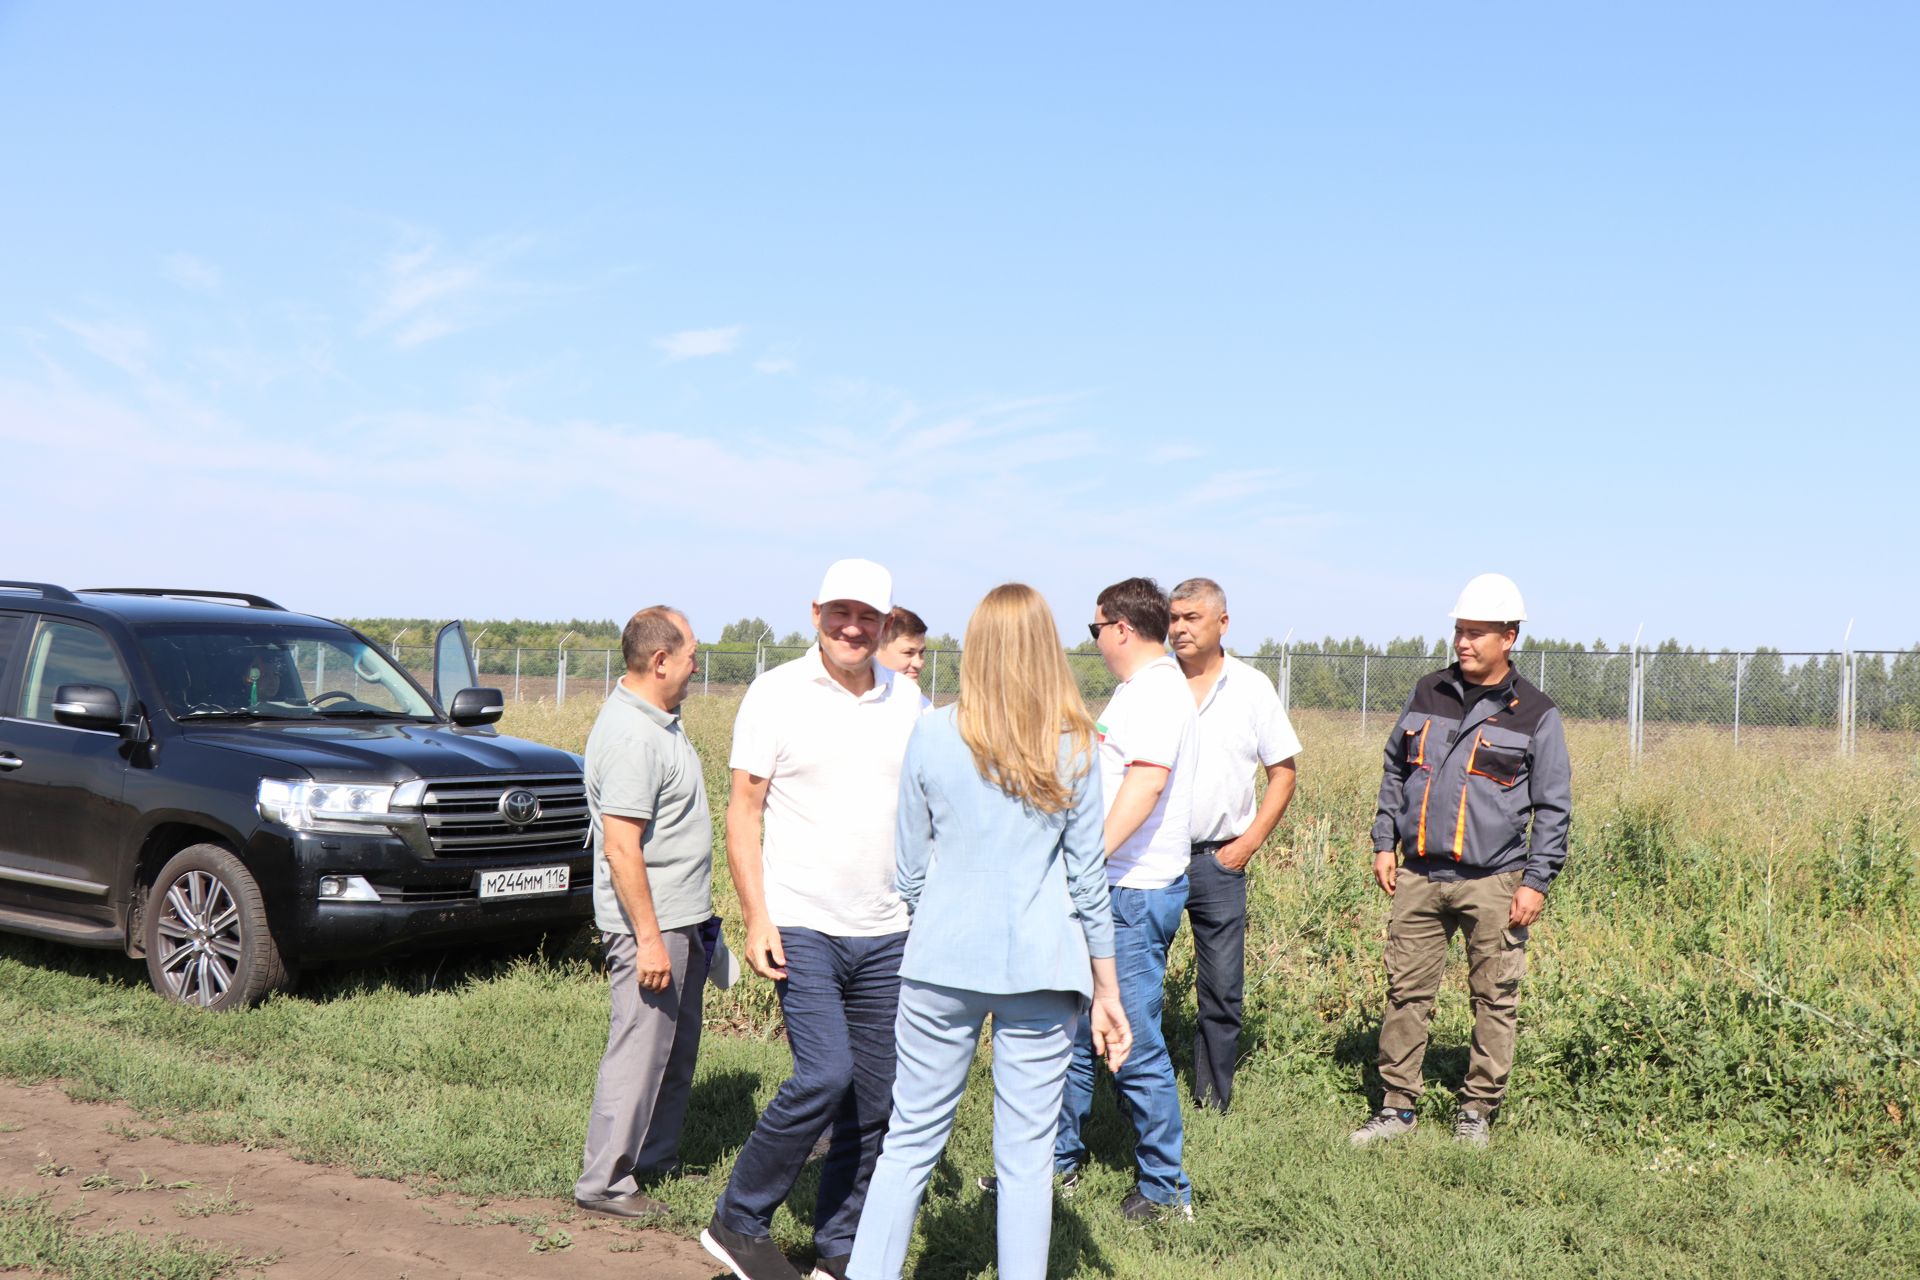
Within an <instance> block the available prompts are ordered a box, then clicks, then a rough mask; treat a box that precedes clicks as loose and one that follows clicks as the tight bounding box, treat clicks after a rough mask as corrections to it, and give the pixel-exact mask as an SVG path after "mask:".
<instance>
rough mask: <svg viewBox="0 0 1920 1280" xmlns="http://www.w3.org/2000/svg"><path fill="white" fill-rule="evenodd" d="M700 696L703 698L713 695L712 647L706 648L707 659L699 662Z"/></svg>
mask: <svg viewBox="0 0 1920 1280" xmlns="http://www.w3.org/2000/svg"><path fill="white" fill-rule="evenodd" d="M700 696H701V697H703V698H710V697H712V696H713V650H712V649H708V650H707V660H706V661H705V662H703V663H702V664H701V671H700Z"/></svg>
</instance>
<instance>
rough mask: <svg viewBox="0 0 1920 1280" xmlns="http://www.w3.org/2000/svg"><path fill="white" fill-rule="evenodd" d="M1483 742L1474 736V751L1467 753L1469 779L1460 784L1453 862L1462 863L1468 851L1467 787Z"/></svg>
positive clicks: (1454, 829)
mask: <svg viewBox="0 0 1920 1280" xmlns="http://www.w3.org/2000/svg"><path fill="white" fill-rule="evenodd" d="M1481 741H1482V739H1481V737H1480V735H1479V734H1477V733H1476V734H1474V735H1473V750H1471V751H1469V752H1467V773H1468V775H1469V777H1468V778H1467V780H1466V781H1463V782H1462V783H1461V784H1460V816H1459V817H1458V818H1456V819H1455V820H1454V823H1453V860H1454V861H1455V862H1458V861H1460V857H1461V855H1462V854H1464V853H1465V852H1466V851H1467V786H1468V784H1469V783H1471V782H1472V777H1471V775H1472V773H1473V758H1474V757H1475V756H1477V755H1479V754H1480V743H1481Z"/></svg>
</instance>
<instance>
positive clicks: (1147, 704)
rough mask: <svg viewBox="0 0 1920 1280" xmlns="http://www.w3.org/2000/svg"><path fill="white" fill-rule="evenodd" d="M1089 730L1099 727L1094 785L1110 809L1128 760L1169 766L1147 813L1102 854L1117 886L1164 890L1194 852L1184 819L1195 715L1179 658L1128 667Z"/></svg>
mask: <svg viewBox="0 0 1920 1280" xmlns="http://www.w3.org/2000/svg"><path fill="white" fill-rule="evenodd" d="M1094 728H1095V729H1097V730H1098V731H1099V733H1100V751H1099V756H1100V783H1101V787H1102V789H1103V792H1104V799H1105V802H1106V808H1107V811H1108V812H1111V811H1112V809H1113V802H1114V799H1115V797H1117V796H1118V795H1119V794H1120V783H1121V781H1122V780H1123V779H1124V778H1125V777H1126V776H1127V767H1128V766H1129V765H1132V764H1136V763H1137V764H1146V765H1159V766H1160V767H1161V768H1164V769H1165V770H1166V771H1167V785H1166V787H1165V788H1164V789H1162V790H1161V792H1160V799H1159V801H1158V803H1156V804H1155V805H1154V806H1153V812H1152V813H1150V814H1148V815H1147V820H1146V821H1145V822H1143V823H1141V824H1140V829H1139V830H1138V831H1135V832H1134V833H1133V834H1132V835H1131V836H1129V837H1128V838H1127V842H1126V843H1125V844H1123V845H1121V846H1120V847H1119V848H1118V849H1115V850H1114V851H1113V856H1112V857H1110V858H1108V859H1107V883H1108V884H1109V885H1112V886H1114V887H1117V888H1121V889H1164V888H1166V887H1167V886H1168V885H1170V884H1172V883H1173V882H1174V881H1175V880H1178V879H1179V878H1180V877H1181V876H1183V875H1185V874H1187V862H1188V861H1189V859H1191V857H1192V856H1193V849H1192V846H1191V843H1190V839H1191V838H1190V836H1189V834H1188V831H1187V825H1188V822H1189V820H1190V818H1191V813H1192V809H1193V764H1194V757H1195V754H1196V753H1197V751H1198V749H1199V748H1198V739H1199V720H1198V718H1197V717H1196V716H1195V714H1194V709H1193V694H1192V693H1190V692H1189V691H1188V690H1187V678H1186V677H1185V676H1184V675H1182V674H1180V664H1179V663H1177V662H1175V661H1174V660H1173V659H1172V658H1170V657H1165V656H1162V657H1159V658H1156V659H1154V660H1153V661H1152V662H1150V663H1148V664H1147V665H1146V666H1144V667H1142V668H1140V670H1138V671H1136V672H1134V673H1133V678H1132V679H1131V680H1127V681H1124V682H1123V683H1122V684H1121V685H1120V687H1119V688H1117V689H1115V690H1114V691H1113V700H1112V701H1111V702H1109V703H1107V709H1106V710H1105V711H1103V712H1102V713H1101V714H1100V722H1099V723H1098V724H1096V725H1095V726H1094Z"/></svg>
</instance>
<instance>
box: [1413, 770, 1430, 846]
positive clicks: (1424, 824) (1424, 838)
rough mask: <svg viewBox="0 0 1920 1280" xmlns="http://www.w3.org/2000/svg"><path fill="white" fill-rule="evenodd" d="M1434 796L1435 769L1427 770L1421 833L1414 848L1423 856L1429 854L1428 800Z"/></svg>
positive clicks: (1421, 806) (1421, 809)
mask: <svg viewBox="0 0 1920 1280" xmlns="http://www.w3.org/2000/svg"><path fill="white" fill-rule="evenodd" d="M1432 798H1433V770H1431V769H1429V770H1427V789H1426V790H1425V791H1423V792H1421V793H1420V834H1419V839H1418V840H1417V841H1416V842H1415V844H1414V850H1415V851H1416V852H1417V853H1418V855H1419V856H1420V857H1422V858H1424V857H1426V856H1427V801H1428V800H1430V799H1432Z"/></svg>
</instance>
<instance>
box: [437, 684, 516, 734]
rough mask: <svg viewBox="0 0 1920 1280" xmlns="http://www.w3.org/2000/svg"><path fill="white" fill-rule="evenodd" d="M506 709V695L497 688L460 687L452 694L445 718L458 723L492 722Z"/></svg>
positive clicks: (503, 713) (504, 712)
mask: <svg viewBox="0 0 1920 1280" xmlns="http://www.w3.org/2000/svg"><path fill="white" fill-rule="evenodd" d="M506 711H507V699H506V696H505V695H504V694H502V693H501V692H500V691H499V690H498V689H462V690H461V691H460V692H458V693H456V694H454V695H453V705H452V706H451V707H449V708H447V718H448V719H450V720H452V721H453V722H454V723H455V724H458V725H477V724H492V723H493V722H494V721H496V720H498V719H499V718H500V717H501V716H503V715H505V714H506Z"/></svg>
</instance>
